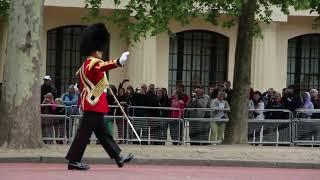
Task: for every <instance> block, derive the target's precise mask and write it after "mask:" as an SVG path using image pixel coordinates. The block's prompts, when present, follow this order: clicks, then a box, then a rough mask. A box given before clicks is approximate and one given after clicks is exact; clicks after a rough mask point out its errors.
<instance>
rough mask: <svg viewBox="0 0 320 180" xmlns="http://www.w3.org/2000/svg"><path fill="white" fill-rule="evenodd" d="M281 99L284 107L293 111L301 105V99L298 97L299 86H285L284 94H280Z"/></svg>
mask: <svg viewBox="0 0 320 180" xmlns="http://www.w3.org/2000/svg"><path fill="white" fill-rule="evenodd" d="M282 101H283V104H284V106H285V108H286V109H289V110H290V111H292V112H294V111H295V110H296V109H298V108H300V107H301V104H302V103H301V100H300V97H299V88H298V87H297V86H295V85H291V86H289V87H288V88H287V91H286V94H285V95H284V96H282Z"/></svg>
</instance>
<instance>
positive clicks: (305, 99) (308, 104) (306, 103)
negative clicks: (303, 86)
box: [303, 92, 314, 118]
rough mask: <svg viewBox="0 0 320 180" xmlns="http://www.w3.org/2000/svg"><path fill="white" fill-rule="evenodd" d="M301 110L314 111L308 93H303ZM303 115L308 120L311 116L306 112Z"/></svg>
mask: <svg viewBox="0 0 320 180" xmlns="http://www.w3.org/2000/svg"><path fill="white" fill-rule="evenodd" d="M303 109H305V110H313V109H314V105H313V103H312V102H311V95H310V93H308V92H305V93H304V94H303ZM305 114H306V116H307V117H308V118H310V117H311V116H312V113H310V112H306V113H305Z"/></svg>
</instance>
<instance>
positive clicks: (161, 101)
mask: <svg viewBox="0 0 320 180" xmlns="http://www.w3.org/2000/svg"><path fill="white" fill-rule="evenodd" d="M156 96H157V99H156V104H157V107H169V100H168V96H167V95H166V94H165V91H164V90H163V89H158V90H157V91H156ZM156 116H157V117H164V118H167V117H169V113H168V110H163V109H160V110H157V112H156ZM153 122H154V124H155V125H154V126H151V127H152V129H151V131H152V132H153V133H152V134H151V135H152V136H153V138H154V139H156V140H162V141H165V140H167V129H168V121H166V120H160V121H153ZM153 144H155V145H164V142H155V143H153Z"/></svg>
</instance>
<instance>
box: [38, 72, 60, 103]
mask: <svg viewBox="0 0 320 180" xmlns="http://www.w3.org/2000/svg"><path fill="white" fill-rule="evenodd" d="M48 93H51V94H52V95H53V97H57V89H56V88H55V87H53V85H52V84H51V77H50V76H44V78H43V84H42V85H41V102H43V100H44V96H45V95H46V94H48ZM52 101H53V100H52Z"/></svg>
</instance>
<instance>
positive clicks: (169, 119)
mask: <svg viewBox="0 0 320 180" xmlns="http://www.w3.org/2000/svg"><path fill="white" fill-rule="evenodd" d="M128 112H129V118H130V120H131V121H132V124H133V126H134V128H135V130H136V131H137V133H138V135H139V137H140V139H141V141H142V142H141V144H158V145H160V144H164V143H165V142H172V143H173V144H180V143H181V142H182V137H183V136H182V132H183V120H182V118H183V110H181V109H178V108H170V107H145V106H130V107H129V108H128ZM128 135H129V136H128V140H129V141H133V143H138V142H137V141H136V140H135V139H133V137H134V135H133V133H132V131H131V130H130V129H129V134H128Z"/></svg>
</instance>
